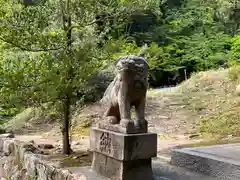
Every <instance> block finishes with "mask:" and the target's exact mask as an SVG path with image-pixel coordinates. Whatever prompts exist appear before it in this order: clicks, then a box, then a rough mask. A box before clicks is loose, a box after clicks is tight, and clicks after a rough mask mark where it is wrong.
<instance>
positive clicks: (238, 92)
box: [236, 84, 240, 96]
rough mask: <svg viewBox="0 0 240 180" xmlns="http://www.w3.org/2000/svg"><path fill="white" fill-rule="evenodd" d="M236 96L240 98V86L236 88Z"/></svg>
mask: <svg viewBox="0 0 240 180" xmlns="http://www.w3.org/2000/svg"><path fill="white" fill-rule="evenodd" d="M236 94H237V95H238V96H240V84H239V85H237V87H236Z"/></svg>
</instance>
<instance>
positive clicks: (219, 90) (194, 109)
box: [8, 70, 240, 136]
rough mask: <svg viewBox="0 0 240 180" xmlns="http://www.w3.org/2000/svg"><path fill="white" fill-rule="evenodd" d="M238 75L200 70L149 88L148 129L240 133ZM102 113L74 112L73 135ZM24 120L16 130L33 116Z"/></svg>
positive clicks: (88, 109)
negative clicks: (163, 86) (179, 81)
mask: <svg viewBox="0 0 240 180" xmlns="http://www.w3.org/2000/svg"><path fill="white" fill-rule="evenodd" d="M239 74H240V71H238V70H237V71H236V70H234V71H233V70H217V71H207V72H201V73H198V74H196V75H193V76H192V78H190V79H189V80H187V81H185V82H183V83H182V84H180V85H179V86H178V87H176V88H172V89H170V90H168V91H157V90H149V91H148V97H147V108H146V118H147V119H148V120H149V122H150V124H154V125H155V128H152V129H151V130H152V131H158V132H161V133H165V134H168V135H179V134H181V135H182V134H195V133H198V132H200V133H202V134H203V135H207V136H209V135H214V136H228V135H232V136H240V113H239V112H240V97H239V96H237V95H236V94H235V89H236V84H237V83H239V82H238V76H239ZM102 113H103V110H102V109H101V108H100V107H99V106H98V105H89V106H86V107H84V108H82V109H80V110H78V111H76V112H75V115H74V118H73V122H72V123H73V127H74V128H73V131H72V132H73V134H75V135H77V134H88V133H89V131H88V129H83V128H82V127H85V128H86V127H87V126H88V124H89V121H98V120H99V119H100V117H101V115H102ZM30 114H31V113H30ZM26 119H27V120H22V119H21V123H19V124H21V125H19V127H18V129H23V127H25V128H26V124H29V122H32V119H36V118H26ZM29 119H31V120H29ZM38 119H39V118H38ZM16 121H18V120H16V118H15V119H14V121H12V122H10V123H8V127H9V128H11V127H12V126H13V125H14V124H15V125H16ZM40 122H41V121H39V120H38V123H34V131H35V130H36V129H37V128H38V126H39V128H41V129H39V130H42V131H43V130H44V129H42V128H43V127H45V126H46V124H44V126H42V125H41V123H40ZM44 122H45V123H46V121H44ZM30 124H32V123H30ZM51 125H52V126H56V127H57V125H56V124H55V125H53V124H51ZM15 129H16V127H15ZM46 131H47V130H46ZM54 133H56V131H54Z"/></svg>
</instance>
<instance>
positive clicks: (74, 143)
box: [72, 141, 81, 146]
mask: <svg viewBox="0 0 240 180" xmlns="http://www.w3.org/2000/svg"><path fill="white" fill-rule="evenodd" d="M72 145H73V146H78V145H81V143H80V142H76V141H74V142H73V143H72Z"/></svg>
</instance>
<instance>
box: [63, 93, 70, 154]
mask: <svg viewBox="0 0 240 180" xmlns="http://www.w3.org/2000/svg"><path fill="white" fill-rule="evenodd" d="M63 111H64V112H63V113H64V118H63V127H62V137H63V154H68V155H69V154H70V153H71V147H70V142H69V122H70V98H69V97H68V96H66V99H64V101H63Z"/></svg>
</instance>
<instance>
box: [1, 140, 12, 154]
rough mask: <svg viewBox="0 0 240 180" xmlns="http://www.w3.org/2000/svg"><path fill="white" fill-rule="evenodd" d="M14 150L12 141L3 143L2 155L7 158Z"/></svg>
mask: <svg viewBox="0 0 240 180" xmlns="http://www.w3.org/2000/svg"><path fill="white" fill-rule="evenodd" d="M13 150H14V139H11V140H5V141H4V143H3V154H4V155H5V156H9V155H10V154H11V153H12V152H13Z"/></svg>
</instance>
